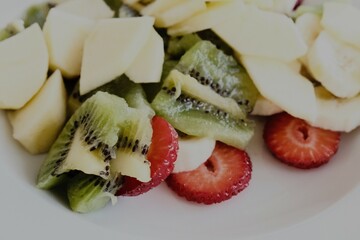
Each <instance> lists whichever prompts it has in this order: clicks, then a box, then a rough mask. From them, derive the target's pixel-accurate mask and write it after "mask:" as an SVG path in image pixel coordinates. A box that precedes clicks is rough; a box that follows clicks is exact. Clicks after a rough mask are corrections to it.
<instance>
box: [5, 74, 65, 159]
mask: <svg viewBox="0 0 360 240" xmlns="http://www.w3.org/2000/svg"><path fill="white" fill-rule="evenodd" d="M66 99H67V95H66V90H65V86H64V83H63V79H62V76H61V73H60V71H58V70H57V71H56V72H54V73H53V74H52V76H51V77H50V78H49V79H48V80H47V81H46V82H45V84H44V85H43V86H42V88H41V89H40V91H39V92H38V93H37V94H36V95H35V96H34V98H33V99H31V101H30V102H28V103H27V104H26V105H25V106H24V107H23V108H21V109H19V110H16V111H11V112H8V117H9V120H10V123H11V125H12V127H13V137H14V138H15V139H16V140H18V141H19V142H20V143H21V144H22V145H23V146H24V147H25V148H26V149H27V151H29V152H30V153H32V154H39V153H45V152H47V151H48V150H49V148H50V146H51V145H52V144H53V142H54V141H55V139H56V137H57V136H58V134H59V132H60V131H61V129H62V126H63V124H64V123H65V119H66Z"/></svg>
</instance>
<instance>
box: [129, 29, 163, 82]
mask: <svg viewBox="0 0 360 240" xmlns="http://www.w3.org/2000/svg"><path fill="white" fill-rule="evenodd" d="M164 57H165V51H164V41H163V39H162V38H161V36H160V35H159V34H158V33H157V32H156V31H155V29H152V30H151V33H150V37H149V40H148V42H147V43H146V44H145V46H144V47H143V49H142V50H141V52H140V53H139V54H138V56H137V57H136V59H135V60H134V62H133V63H132V64H131V65H130V67H129V68H128V69H127V70H126V71H125V74H126V75H127V76H128V77H129V78H130V80H132V81H133V82H136V83H152V82H160V78H161V73H162V68H163V64H164Z"/></svg>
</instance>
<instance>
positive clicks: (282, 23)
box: [212, 6, 307, 62]
mask: <svg viewBox="0 0 360 240" xmlns="http://www.w3.org/2000/svg"><path fill="white" fill-rule="evenodd" d="M233 12H234V14H229V15H228V16H227V17H226V20H225V21H221V23H219V24H218V25H216V26H214V27H213V28H212V30H213V31H215V33H216V34H218V35H219V36H220V37H221V38H222V39H223V40H224V41H225V42H227V43H228V44H229V45H230V46H231V47H232V48H233V49H234V50H235V51H236V52H238V53H240V54H242V55H249V56H260V57H268V58H273V59H277V60H281V61H287V62H290V61H294V60H296V59H297V58H299V57H301V56H303V55H305V53H306V51H307V47H306V44H305V42H304V40H303V39H302V37H301V35H300V33H299V31H298V29H297V28H296V26H295V23H294V22H293V20H292V19H290V18H289V17H287V16H285V15H284V14H280V13H275V12H269V11H264V10H259V9H258V8H256V7H253V6H247V7H243V8H238V11H236V13H235V11H233ZM223 22H226V24H223Z"/></svg>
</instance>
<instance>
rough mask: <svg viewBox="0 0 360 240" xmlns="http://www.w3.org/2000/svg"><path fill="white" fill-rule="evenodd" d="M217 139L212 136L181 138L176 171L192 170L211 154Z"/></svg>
mask: <svg viewBox="0 0 360 240" xmlns="http://www.w3.org/2000/svg"><path fill="white" fill-rule="evenodd" d="M215 144H216V141H215V140H213V139H210V138H200V137H185V138H179V151H178V155H177V159H176V161H175V166H174V170H173V172H174V173H177V172H184V171H192V170H194V169H196V168H197V167H199V166H200V165H201V164H203V163H204V162H206V160H207V159H208V158H209V157H210V156H211V154H212V152H213V150H214V148H215Z"/></svg>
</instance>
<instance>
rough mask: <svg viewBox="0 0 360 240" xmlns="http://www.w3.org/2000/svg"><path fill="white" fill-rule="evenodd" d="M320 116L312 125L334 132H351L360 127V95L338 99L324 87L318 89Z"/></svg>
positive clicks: (317, 100) (317, 99)
mask: <svg viewBox="0 0 360 240" xmlns="http://www.w3.org/2000/svg"><path fill="white" fill-rule="evenodd" d="M315 91H316V102H317V107H318V116H317V118H316V119H315V121H313V122H310V124H311V125H313V126H316V127H320V128H324V129H329V130H332V131H343V132H350V131H352V130H354V129H355V128H357V127H358V126H360V111H358V109H359V106H360V95H357V96H355V97H353V98H347V99H341V98H336V97H335V96H333V95H332V94H331V93H329V92H328V91H327V90H326V89H325V88H323V87H321V86H320V87H316V89H315Z"/></svg>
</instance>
